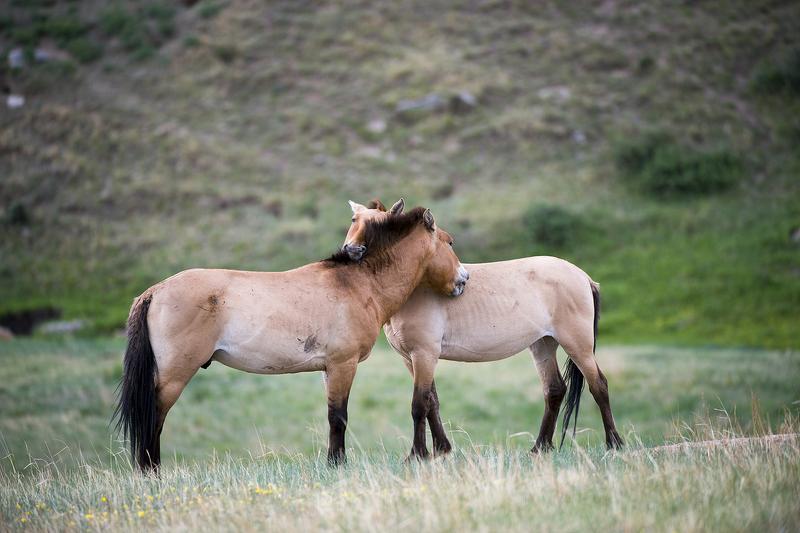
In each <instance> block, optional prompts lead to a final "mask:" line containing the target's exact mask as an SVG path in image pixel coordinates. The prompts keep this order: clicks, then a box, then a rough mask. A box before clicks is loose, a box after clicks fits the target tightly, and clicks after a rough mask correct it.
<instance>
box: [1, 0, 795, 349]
mask: <svg viewBox="0 0 800 533" xmlns="http://www.w3.org/2000/svg"><path fill="white" fill-rule="evenodd" d="M155 5H156V4H149V3H144V2H142V3H126V4H124V6H123V5H122V4H120V5H118V6H116V7H111V8H109V7H104V4H101V3H94V2H82V3H79V4H70V5H61V4H55V5H50V3H48V2H43V3H41V4H40V3H33V4H31V3H18V2H14V3H12V5H11V8H10V9H9V16H8V18H6V19H4V20H5V22H3V24H0V27H2V42H3V44H4V45H5V47H6V49H11V48H12V47H13V46H15V45H21V46H22V47H23V48H24V47H28V49H30V50H32V49H33V48H35V47H36V46H42V45H43V43H44V44H48V43H51V45H52V46H55V47H56V48H58V49H67V50H68V51H71V52H70V54H71V59H69V57H70V56H68V58H67V59H66V60H64V61H49V62H46V63H42V64H37V63H35V62H32V61H28V64H27V65H26V66H25V67H24V68H22V69H20V70H12V69H10V67H5V68H6V72H5V73H4V77H5V79H6V82H7V85H9V88H10V90H11V91H12V92H15V93H17V92H19V93H23V94H24V95H25V96H26V98H27V100H26V104H25V106H24V107H22V108H20V109H13V110H12V109H7V110H6V111H4V113H3V114H2V115H0V127H1V128H2V130H1V131H0V153H2V154H3V155H2V159H0V174H2V175H3V176H4V179H3V180H2V181H0V207H2V208H3V209H4V212H5V220H6V222H5V224H4V225H3V226H2V227H1V228H0V233H1V234H2V241H1V242H0V271H2V273H3V277H4V279H5V282H4V283H3V284H1V285H0V311H2V310H5V311H8V310H15V309H23V308H31V307H36V306H41V305H46V304H49V305H53V306H56V307H58V308H61V309H63V310H64V312H65V315H66V316H67V317H82V318H87V319H89V320H91V321H92V324H93V325H94V326H95V328H97V329H101V330H102V329H109V328H116V327H120V326H121V325H122V323H123V322H124V318H125V315H126V313H127V307H128V304H129V302H130V300H131V298H132V297H133V296H135V295H136V294H138V293H139V292H140V291H141V290H143V289H144V288H145V287H146V286H148V285H149V284H150V283H153V282H155V281H157V280H159V279H161V278H163V277H166V276H167V275H169V274H172V273H174V272H175V271H177V270H180V269H183V268H188V267H193V266H215V267H233V268H244V269H262V270H275V269H284V268H289V267H292V266H295V265H298V264H301V263H304V262H308V261H312V260H314V259H317V258H320V257H322V256H325V255H326V253H328V252H330V251H331V250H332V249H333V248H334V247H335V246H336V245H337V244H338V243H340V242H341V240H342V237H343V235H344V232H345V230H346V227H347V224H348V223H349V212H348V209H347V205H346V200H347V199H348V198H353V199H354V200H360V201H366V200H367V199H369V198H371V197H373V196H376V195H377V196H380V197H382V198H383V199H384V201H390V200H393V199H395V198H396V197H399V196H405V197H406V198H407V200H409V203H411V204H416V203H421V204H424V205H426V206H429V207H431V208H432V209H433V210H434V213H435V215H436V216H437V220H438V221H439V222H440V224H441V225H443V226H444V227H446V228H447V229H448V230H450V231H451V232H452V233H453V234H454V235H455V237H456V240H457V245H456V246H457V251H458V252H459V254H460V255H461V257H462V258H463V259H464V260H466V261H484V260H495V259H504V258H509V257H515V256H522V255H532V254H553V255H559V256H562V257H566V258H568V259H570V260H573V261H575V262H577V263H578V264H579V265H580V266H581V267H582V268H584V269H585V270H586V271H587V272H589V273H590V274H591V275H592V276H593V277H594V278H595V279H596V280H598V281H599V282H600V283H601V285H602V287H603V295H604V304H605V307H604V316H603V321H602V323H601V333H602V335H603V336H604V337H605V338H613V339H616V340H621V341H627V340H655V341H660V342H672V343H683V342H702V343H720V344H744V345H766V346H772V347H785V346H798V345H800V333H798V331H797V330H798V328H797V327H796V324H797V319H798V304H800V259H799V257H800V246H798V244H796V243H795V242H794V241H793V240H792V239H791V238H790V237H789V235H790V232H791V231H793V229H794V228H795V227H797V226H798V225H800V180H798V174H800V161H799V160H798V156H797V155H796V146H797V141H798V138H800V126H798V123H797V118H796V117H797V116H798V113H797V111H798V110H800V103H798V102H800V98H798V92H797V90H796V86H793V85H792V82H791V80H792V79H795V78H796V77H797V72H798V70H797V69H798V67H797V65H795V66H792V63H790V62H787V61H788V60H787V59H786V58H791V54H792V53H793V51H796V50H797V49H798V46H800V38H799V37H798V35H800V33H799V32H797V31H796V29H797V28H798V27H800V24H798V22H800V8H798V7H797V6H796V5H793V4H791V3H785V4H784V3H780V2H735V3H729V4H727V5H726V6H723V7H721V6H718V5H710V4H700V5H684V4H675V3H672V2H660V3H648V4H647V5H646V6H642V5H639V4H635V3H631V4H624V3H620V2H606V3H603V4H600V5H596V4H594V3H585V4H570V6H568V7H565V6H561V5H558V4H555V3H554V4H539V3H537V4H536V6H529V5H528V3H525V2H520V3H516V2H477V3H473V2H463V3H452V2H441V3H439V2H406V3H386V4H380V5H370V4H361V3H358V2H335V3H330V4H326V5H325V6H318V5H317V4H311V3H308V4H303V3H298V2H279V3H271V4H270V5H268V6H265V5H263V4H262V3H260V2H253V1H244V0H241V1H240V0H234V1H229V2H221V1H220V2H216V3H215V2H209V1H204V2H201V3H199V4H197V5H195V6H193V7H191V8H180V9H177V10H167V11H168V12H164V11H163V10H159V9H158V8H156V7H154V6H155ZM120 6H123V7H120ZM65 20H66V21H72V25H71V26H70V24H68V23H66V22H64V21H65ZM133 20H140V21H143V22H141V23H135V22H132V21H133ZM76 21H77V22H76ZM137 24H138V25H137ZM31 28H34V29H35V31H28V32H27V33H26V31H25V30H26V29H28V30H30V29H31ZM76 40H82V41H81V42H83V43H84V44H83V48H81V47H80V46H79V44H80V43H79V44H75V41H76ZM87 42H88V43H90V45H88V46H89V48H88V49H89V50H91V45H92V44H93V45H95V49H97V50H99V51H98V52H97V53H96V54H95V56H96V57H92V55H91V54H88V55H87V53H86V52H85V50H87V45H86V44H85V43H87ZM52 43H55V44H52ZM82 50H83V52H82ZM79 60H83V61H85V62H84V63H79ZM787 65H788V66H787ZM792 69H794V70H792ZM781 76H783V77H781ZM792 76H795V78H792ZM784 79H785V80H789V81H787V82H785V83H783V82H782V81H781V80H784ZM776 80H777V81H776ZM792 87H795V88H794V89H793V88H792ZM463 93H466V95H464V94H463ZM431 95H435V96H431ZM459 95H461V96H459ZM425 97H428V99H427V100H426V102H427V103H431V102H433V107H435V109H433V110H426V109H416V110H411V111H403V112H399V111H398V109H403V108H407V107H409V106H412V107H413V105H416V104H420V101H419V99H422V98H425ZM473 99H474V100H475V102H476V104H475V105H474V107H473V106H472V105H471V103H472V100H473ZM649 138H657V139H661V140H660V141H659V142H661V143H662V145H663V146H662V145H659V146H661V148H659V150H657V154H658V156H657V157H656V156H654V158H655V159H654V160H653V161H652V162H651V163H652V165H653V166H652V169H650V170H649V171H648V172H645V173H642V174H641V175H639V174H636V173H635V172H634V177H633V179H626V178H625V174H626V168H625V167H624V165H623V162H624V158H621V157H620V154H621V153H626V150H627V151H628V152H630V151H631V150H634V151H635V150H637V149H638V147H639V144H640V143H641V142H643V141H645V140H646V139H649ZM665 154H666V155H665ZM698 154H699V155H698ZM704 154H722V159H723V160H724V161H728V160H731V161H735V167H736V168H737V169H738V170H737V172H736V176H735V179H734V180H732V182H731V183H730V184H729V185H728V186H727V188H722V187H720V189H724V190H719V191H716V190H714V191H701V192H697V191H694V192H692V191H690V192H689V193H686V192H685V191H684V192H679V193H677V194H666V195H663V194H653V193H652V190H651V191H649V192H648V191H646V190H644V189H642V187H640V186H639V185H638V181H637V180H639V181H641V180H643V179H644V177H648V179H649V178H652V177H653V176H656V178H659V176H660V178H659V179H661V178H664V179H667V180H673V179H684V178H686V177H687V176H688V177H689V178H690V179H695V178H696V177H697V176H699V178H697V179H698V180H700V182H701V187H700V189H703V186H702V185H703V183H706V181H703V180H706V179H707V176H708V175H710V173H711V172H712V171H713V169H712V170H709V168H711V167H710V166H709V165H710V164H709V163H708V161H717V159H708V158H706V159H703V157H706V155H704ZM615 155H616V158H615ZM709 157H710V156H709ZM698 161H699V163H698ZM648 168H649V167H648ZM698 168H699V169H701V170H699V171H698V170H697V169H698ZM716 168H717V167H714V169H716ZM726 168H727V167H726ZM628 170H629V169H628ZM643 176H644V177H643ZM669 183H673V182H672V181H670V182H669ZM692 183H694V182H692ZM542 213H544V214H542ZM559 236H560V237H559Z"/></svg>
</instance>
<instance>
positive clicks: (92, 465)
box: [0, 339, 800, 531]
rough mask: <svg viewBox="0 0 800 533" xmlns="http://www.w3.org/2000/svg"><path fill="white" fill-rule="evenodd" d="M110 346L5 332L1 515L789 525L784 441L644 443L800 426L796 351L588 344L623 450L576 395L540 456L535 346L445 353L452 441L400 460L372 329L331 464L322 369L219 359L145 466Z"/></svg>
mask: <svg viewBox="0 0 800 533" xmlns="http://www.w3.org/2000/svg"><path fill="white" fill-rule="evenodd" d="M122 348H123V343H122V341H121V340H120V339H106V340H104V339H97V340H85V339H63V340H60V341H47V340H16V341H12V342H6V343H2V344H0V358H1V359H2V361H3V371H2V375H3V379H2V380H0V406H1V407H0V409H2V416H0V448H2V459H0V461H1V463H0V464H1V465H2V466H0V516H1V517H2V524H3V528H4V529H18V528H19V529H27V528H31V527H32V528H34V529H39V530H42V529H44V530H63V529H69V530H72V529H89V530H101V529H103V530H107V529H108V528H112V529H115V530H116V529H121V530H126V531H127V530H133V529H141V528H147V529H157V530H164V529H175V528H187V529H194V528H197V527H200V526H201V525H202V527H206V528H208V527H212V528H215V529H226V530H227V529H261V528H264V527H269V528H275V529H280V530H306V531H307V530H320V529H326V530H330V529H336V530H342V531H345V530H374V529H376V528H377V529H387V528H388V529H402V530H406V529H409V530H410V529H420V528H423V527H424V528H425V529H426V530H436V531H439V530H442V531H444V530H453V529H465V528H466V529H484V528H490V529H497V528H502V529H505V530H512V531H517V530H519V531H522V530H525V531H529V530H531V529H533V530H537V531H538V530H541V531H548V530H553V529H555V528H558V529H562V530H566V531H578V530H585V529H586V528H587V527H593V528H602V529H604V530H631V529H633V530H640V529H648V530H657V531H672V530H676V529H679V530H682V531H695V530H698V531H699V530H707V529H724V530H732V531H739V530H748V529H753V528H767V529H781V528H783V529H786V528H791V527H792V524H794V523H795V521H796V518H797V513H798V510H799V508H798V504H797V502H798V496H800V485H798V482H797V480H798V479H800V477H798V475H800V443H799V442H798V440H797V439H796V438H795V439H794V440H790V441H788V442H786V443H784V444H780V445H772V446H770V447H765V445H763V444H759V443H758V442H754V443H751V444H747V445H744V446H740V447H737V448H731V449H711V450H703V449H698V450H695V451H691V450H690V451H683V452H678V453H668V452H664V451H653V450H652V449H651V447H652V446H654V445H659V444H663V443H665V442H683V441H701V440H708V439H725V438H729V437H734V436H741V435H763V434H769V433H792V432H793V433H797V432H798V431H800V426H799V425H798V422H797V416H798V396H797V394H798V391H797V383H798V380H800V358H798V354H797V353H795V352H777V351H764V350H723V349H699V348H693V349H688V348H667V347H655V346H652V347H648V346H643V347H624V348H617V347H604V348H601V350H600V352H599V354H598V362H599V364H600V366H601V368H602V369H603V371H604V372H605V373H606V375H607V376H608V379H609V384H610V390H611V398H612V405H613V407H614V412H615V416H616V419H617V422H618V425H619V426H620V428H621V430H622V433H623V434H624V436H625V437H626V439H627V442H628V446H627V448H626V450H625V451H624V452H622V453H619V454H605V453H604V450H603V448H602V447H601V443H602V436H601V434H600V429H601V426H600V423H599V418H600V417H599V413H598V412H597V409H596V407H595V406H594V405H593V402H592V401H591V397H590V396H589V395H588V393H586V394H585V396H584V402H583V405H584V408H583V410H582V411H581V416H580V419H579V424H578V430H579V431H578V436H577V440H576V441H575V442H568V443H567V444H566V445H565V447H564V449H563V450H562V451H560V452H556V453H553V454H548V455H544V456H540V457H532V456H530V455H529V454H528V452H527V450H528V449H529V448H530V446H531V445H532V441H533V434H535V431H536V430H537V428H538V424H539V417H540V415H541V409H542V399H541V387H540V384H539V383H538V379H537V377H536V371H535V369H534V367H533V363H532V362H531V360H530V356H529V355H527V354H522V355H520V356H517V357H515V358H512V359H510V360H506V361H502V362H498V363H486V364H476V365H466V364H458V363H449V362H442V363H441V364H440V366H439V369H438V377H437V381H438V387H439V394H440V397H441V400H442V415H443V418H444V420H445V421H446V425H447V428H448V432H449V434H450V437H451V438H452V440H453V441H454V444H455V451H454V453H453V454H452V455H451V456H449V457H448V458H446V459H443V460H436V461H433V462H432V463H429V464H423V465H416V464H411V465H406V464H404V463H403V458H404V456H405V454H406V453H407V451H408V449H409V448H410V444H409V441H408V437H409V436H410V426H411V422H410V415H409V409H410V390H411V383H410V378H409V376H408V375H407V372H406V370H405V368H404V365H403V364H402V363H401V361H400V359H399V356H397V355H396V354H394V353H392V352H390V351H389V350H388V349H387V348H386V347H385V346H384V345H383V344H382V343H380V344H379V345H378V347H376V349H375V351H374V353H373V354H372V356H371V357H370V358H369V359H368V360H367V361H365V362H364V363H362V364H361V365H360V366H359V372H358V375H357V377H356V382H355V385H354V388H353V392H352V395H351V399H350V425H349V427H348V434H347V438H348V454H349V459H350V461H349V464H348V465H347V466H346V467H344V468H342V469H330V468H328V467H327V465H326V463H325V454H324V446H325V440H326V431H327V429H326V423H325V420H326V409H325V405H324V404H325V400H324V394H323V391H322V384H321V380H320V376H319V374H297V375H290V376H255V375H249V374H245V373H242V372H237V371H233V370H230V369H226V368H224V367H221V366H220V365H217V364H215V365H212V366H211V368H210V369H208V370H204V371H201V372H199V373H198V375H197V376H196V377H195V378H194V379H193V380H192V382H191V383H190V384H189V386H188V388H187V390H186V391H185V392H184V394H183V395H182V397H181V399H180V400H179V401H178V404H177V405H176V406H175V408H174V409H173V411H172V412H171V413H170V416H169V418H168V420H167V424H166V428H165V432H164V441H163V448H162V451H163V455H165V456H166V459H165V463H164V468H163V470H162V475H161V478H160V479H151V478H146V477H142V476H140V475H137V474H134V473H132V472H131V469H130V465H129V463H128V459H127V454H126V451H125V449H124V446H123V444H122V443H120V442H118V441H116V440H114V438H113V437H112V436H111V435H110V434H109V431H108V418H109V415H110V412H111V409H112V403H113V390H114V386H115V384H116V380H117V378H118V375H119V372H120V369H121V351H122ZM754 398H755V400H754ZM753 413H756V418H755V419H753V418H752V414H753Z"/></svg>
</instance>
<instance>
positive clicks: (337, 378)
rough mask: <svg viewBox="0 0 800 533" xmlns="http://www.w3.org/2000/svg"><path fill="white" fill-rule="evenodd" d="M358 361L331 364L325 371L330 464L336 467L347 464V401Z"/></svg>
mask: <svg viewBox="0 0 800 533" xmlns="http://www.w3.org/2000/svg"><path fill="white" fill-rule="evenodd" d="M357 365H358V359H355V361H352V362H351V361H347V362H345V363H339V364H331V365H329V366H328V368H326V370H325V387H326V389H327V393H328V425H329V426H330V432H329V435H328V464H330V465H331V466H336V465H340V464H344V463H345V462H347V456H346V453H345V444H344V434H345V431H346V430H347V400H348V398H349V397H350V387H351V386H352V385H353V378H354V377H355V375H356V366H357Z"/></svg>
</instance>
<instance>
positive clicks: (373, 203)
mask: <svg viewBox="0 0 800 533" xmlns="http://www.w3.org/2000/svg"><path fill="white" fill-rule="evenodd" d="M367 209H377V210H378V211H386V206H385V205H383V202H381V201H380V200H378V199H377V198H373V199H372V200H370V201H369V203H368V204H367Z"/></svg>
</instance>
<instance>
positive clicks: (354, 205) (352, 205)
mask: <svg viewBox="0 0 800 533" xmlns="http://www.w3.org/2000/svg"><path fill="white" fill-rule="evenodd" d="M348 203H349V204H350V209H352V210H353V214H354V215H357V214H359V213H360V212H362V211H366V210H367V208H366V207H364V206H363V205H361V204H357V203H355V202H354V201H352V200H348Z"/></svg>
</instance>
